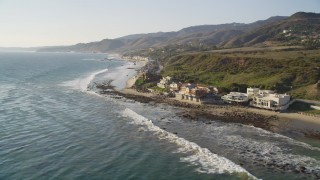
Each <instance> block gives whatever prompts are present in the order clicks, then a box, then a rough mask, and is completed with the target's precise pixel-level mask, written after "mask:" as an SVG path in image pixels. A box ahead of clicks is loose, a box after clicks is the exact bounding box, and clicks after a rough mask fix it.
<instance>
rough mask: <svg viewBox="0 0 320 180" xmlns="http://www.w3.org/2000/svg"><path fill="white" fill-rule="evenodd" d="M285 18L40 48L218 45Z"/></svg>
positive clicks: (114, 49)
mask: <svg viewBox="0 0 320 180" xmlns="http://www.w3.org/2000/svg"><path fill="white" fill-rule="evenodd" d="M285 18H286V17H282V16H276V17H271V18H269V19H267V20H260V21H257V22H253V23H250V24H243V23H229V24H219V25H200V26H192V27H187V28H183V29H181V30H179V31H177V32H157V33H148V34H133V35H128V36H124V37H120V38H117V39H105V40H102V41H99V42H91V43H81V44H76V45H73V46H60V47H50V48H41V49H40V50H39V51H50V52H57V51H58V52H70V51H75V52H118V53H119V52H120V53H123V52H127V51H133V50H141V49H146V48H150V47H152V48H158V47H163V46H167V45H175V44H177V45H183V44H186V45H190V44H191V45H192V46H200V45H205V46H212V47H213V46H219V44H221V43H223V42H225V41H228V40H230V39H232V38H235V37H237V36H239V35H242V34H244V33H245V32H248V31H250V30H252V29H255V28H258V27H261V26H264V25H266V24H270V23H274V22H278V21H280V20H283V19H285Z"/></svg>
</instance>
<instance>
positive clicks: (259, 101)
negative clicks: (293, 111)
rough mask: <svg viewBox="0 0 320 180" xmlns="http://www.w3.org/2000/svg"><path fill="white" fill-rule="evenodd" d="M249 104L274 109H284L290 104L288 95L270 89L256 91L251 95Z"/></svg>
mask: <svg viewBox="0 0 320 180" xmlns="http://www.w3.org/2000/svg"><path fill="white" fill-rule="evenodd" d="M250 105H251V106H254V107H258V108H264V109H270V110H274V111H277V110H279V111H281V110H286V109H287V108H288V107H289V105H290V96H289V95H287V94H277V93H274V92H273V91H271V90H259V92H258V93H256V94H254V95H253V99H252V101H251V102H250Z"/></svg>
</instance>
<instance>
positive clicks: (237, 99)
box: [221, 92, 249, 104]
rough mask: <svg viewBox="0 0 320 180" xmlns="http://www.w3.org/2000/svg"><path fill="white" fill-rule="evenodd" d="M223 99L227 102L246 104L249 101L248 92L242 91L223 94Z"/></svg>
mask: <svg viewBox="0 0 320 180" xmlns="http://www.w3.org/2000/svg"><path fill="white" fill-rule="evenodd" d="M221 99H222V100H223V101H224V102H227V103H240V104H244V103H248V102H249V97H248V94H246V93H241V92H230V93H229V94H226V95H224V96H222V97H221Z"/></svg>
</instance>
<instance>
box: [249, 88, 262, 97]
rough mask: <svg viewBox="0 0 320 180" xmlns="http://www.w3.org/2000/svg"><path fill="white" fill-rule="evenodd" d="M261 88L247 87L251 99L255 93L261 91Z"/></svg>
mask: <svg viewBox="0 0 320 180" xmlns="http://www.w3.org/2000/svg"><path fill="white" fill-rule="evenodd" d="M259 90H260V89H259V88H251V87H250V88H247V95H248V98H249V99H252V98H253V96H254V95H255V94H258V93H259Z"/></svg>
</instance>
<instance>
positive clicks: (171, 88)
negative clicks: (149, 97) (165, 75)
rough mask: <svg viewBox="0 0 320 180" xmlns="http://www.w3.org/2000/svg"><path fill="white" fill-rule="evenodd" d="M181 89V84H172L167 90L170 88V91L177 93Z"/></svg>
mask: <svg viewBox="0 0 320 180" xmlns="http://www.w3.org/2000/svg"><path fill="white" fill-rule="evenodd" d="M180 87H181V83H176V82H172V83H171V84H170V85H169V88H170V91H173V92H175V91H178V90H179V89H180Z"/></svg>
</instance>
